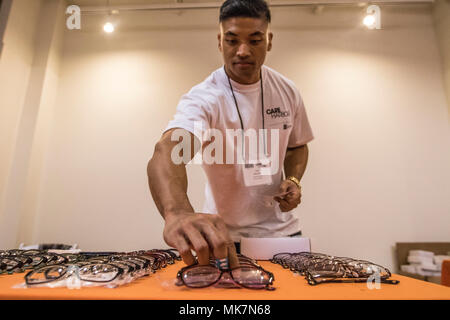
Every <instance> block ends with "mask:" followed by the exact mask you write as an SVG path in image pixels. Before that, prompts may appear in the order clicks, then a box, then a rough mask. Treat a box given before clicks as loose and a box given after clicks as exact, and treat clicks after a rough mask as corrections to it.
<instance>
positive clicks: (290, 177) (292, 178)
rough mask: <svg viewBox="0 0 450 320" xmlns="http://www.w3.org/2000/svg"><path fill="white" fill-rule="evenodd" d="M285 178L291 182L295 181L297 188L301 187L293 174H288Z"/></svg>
mask: <svg viewBox="0 0 450 320" xmlns="http://www.w3.org/2000/svg"><path fill="white" fill-rule="evenodd" d="M286 180H291V181H292V182H293V183H295V184H296V185H297V187H298V188H299V189H301V188H302V187H301V186H300V180H298V179H297V178H296V177H294V176H289V177H287V178H286Z"/></svg>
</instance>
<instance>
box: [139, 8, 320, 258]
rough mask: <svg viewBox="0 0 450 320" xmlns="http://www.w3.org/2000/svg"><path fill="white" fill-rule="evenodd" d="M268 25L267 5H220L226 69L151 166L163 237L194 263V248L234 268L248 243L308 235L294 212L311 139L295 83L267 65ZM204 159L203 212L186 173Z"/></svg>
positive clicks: (198, 93)
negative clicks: (190, 191) (243, 239)
mask: <svg viewBox="0 0 450 320" xmlns="http://www.w3.org/2000/svg"><path fill="white" fill-rule="evenodd" d="M270 19H271V18H270V11H269V9H268V6H267V4H266V2H265V1H264V0H227V1H225V2H224V3H223V4H222V6H221V8H220V33H219V34H218V42H219V50H220V52H221V53H222V55H223V60H224V66H223V67H221V68H219V69H217V70H216V71H214V72H213V73H212V74H211V75H210V76H209V77H208V78H207V79H205V80H204V81H203V82H202V83H200V84H198V85H196V86H195V87H193V88H192V89H191V90H190V91H189V92H188V93H187V94H185V95H184V96H183V97H182V98H181V100H180V102H179V105H178V107H177V112H176V114H175V117H174V119H173V120H172V121H170V123H169V125H168V127H167V128H166V130H165V132H164V134H163V136H162V138H161V139H160V141H159V142H158V143H157V145H156V147H155V152H154V154H153V157H152V159H151V160H150V162H149V165H148V177H149V186H150V190H151V193H152V196H153V199H154V201H155V203H156V205H157V207H158V210H159V211H160V213H161V215H162V216H163V218H164V219H165V228H164V234H163V236H164V240H165V241H166V243H167V244H169V245H170V246H172V247H175V248H177V249H178V251H179V252H180V254H181V256H182V258H183V260H184V261H185V262H186V263H187V264H192V263H194V262H195V258H194V257H193V255H192V253H191V250H194V251H195V252H196V254H197V258H198V262H199V263H200V264H208V263H209V258H210V257H211V256H213V257H214V258H215V259H216V260H218V261H221V259H226V258H228V259H229V265H230V266H231V267H234V266H236V265H237V264H238V262H237V256H236V247H235V245H234V243H238V242H239V240H240V238H241V237H284V236H293V235H298V234H301V231H300V226H299V222H298V218H297V217H296V216H295V215H294V213H293V212H292V210H293V209H294V208H296V207H297V206H298V205H299V204H300V201H301V187H300V180H301V178H302V176H303V173H304V171H305V168H306V164H307V160H308V147H307V143H308V142H310V141H311V140H312V139H313V134H312V131H311V128H310V125H309V122H308V118H307V115H306V111H305V108H304V105H303V101H302V98H301V96H300V94H299V92H298V90H297V89H296V87H295V84H294V83H293V82H292V81H290V80H288V79H287V78H285V77H284V76H282V75H281V74H279V73H278V72H276V71H274V70H273V69H271V68H269V67H267V66H264V60H265V57H266V53H267V52H268V51H270V50H271V47H272V37H273V34H272V33H271V32H270V31H269V23H270ZM198 155H200V156H201V157H200V161H201V163H202V166H203V169H204V171H205V173H206V176H207V181H208V182H207V185H206V190H205V193H206V199H205V205H204V208H203V210H202V212H201V213H199V212H195V211H194V209H193V208H192V206H191V204H190V202H189V199H188V197H187V183H188V182H187V176H186V168H185V165H186V163H187V162H188V161H191V160H192V161H194V163H195V160H199V158H198ZM180 159H181V160H184V161H180ZM283 169H284V173H283Z"/></svg>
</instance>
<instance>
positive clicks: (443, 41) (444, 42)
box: [433, 0, 450, 121]
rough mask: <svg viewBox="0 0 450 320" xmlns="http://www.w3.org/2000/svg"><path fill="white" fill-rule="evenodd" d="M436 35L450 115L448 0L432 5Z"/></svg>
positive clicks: (449, 8)
mask: <svg viewBox="0 0 450 320" xmlns="http://www.w3.org/2000/svg"><path fill="white" fill-rule="evenodd" d="M433 17H434V22H435V29H436V36H437V40H438V44H439V47H440V49H441V50H440V52H441V58H442V68H443V76H444V84H445V90H446V92H447V101H448V107H449V109H448V110H449V116H450V1H449V0H437V1H436V2H435V5H434V7H433ZM449 121H450V117H449Z"/></svg>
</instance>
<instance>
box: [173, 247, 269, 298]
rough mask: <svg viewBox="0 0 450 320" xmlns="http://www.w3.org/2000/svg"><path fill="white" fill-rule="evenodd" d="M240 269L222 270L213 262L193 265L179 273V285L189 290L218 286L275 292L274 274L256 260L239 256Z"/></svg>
mask: <svg viewBox="0 0 450 320" xmlns="http://www.w3.org/2000/svg"><path fill="white" fill-rule="evenodd" d="M238 258H239V267H237V268H232V269H224V270H221V269H219V268H217V267H216V266H215V263H214V261H213V260H210V264H209V265H199V264H193V265H190V266H187V267H184V268H182V269H181V270H180V271H178V273H177V279H178V282H177V285H178V286H182V285H185V286H187V287H189V288H206V287H210V286H213V285H216V284H217V285H218V286H220V287H225V288H236V287H244V288H247V289H266V290H275V288H273V287H272V284H273V281H274V280H275V278H274V276H273V273H271V272H269V271H267V270H265V269H264V268H262V267H261V266H260V265H258V264H257V263H256V261H255V260H253V259H250V258H248V257H245V256H243V255H238Z"/></svg>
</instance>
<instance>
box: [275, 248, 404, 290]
mask: <svg viewBox="0 0 450 320" xmlns="http://www.w3.org/2000/svg"><path fill="white" fill-rule="evenodd" d="M271 262H273V263H276V264H280V265H281V266H283V267H284V268H289V269H290V270H291V271H293V272H296V273H299V274H300V275H304V276H305V278H306V280H307V281H308V283H309V284H310V285H317V284H320V283H355V282H367V281H369V279H371V278H372V277H374V278H376V279H377V280H379V281H380V282H381V283H388V284H398V283H399V281H398V280H389V278H390V277H391V272H390V271H389V269H387V268H385V267H382V266H380V265H377V264H374V263H372V262H370V261H365V260H357V259H353V258H348V257H336V256H330V255H326V254H323V253H312V252H297V253H279V254H276V255H274V256H273V258H272V259H271Z"/></svg>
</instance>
